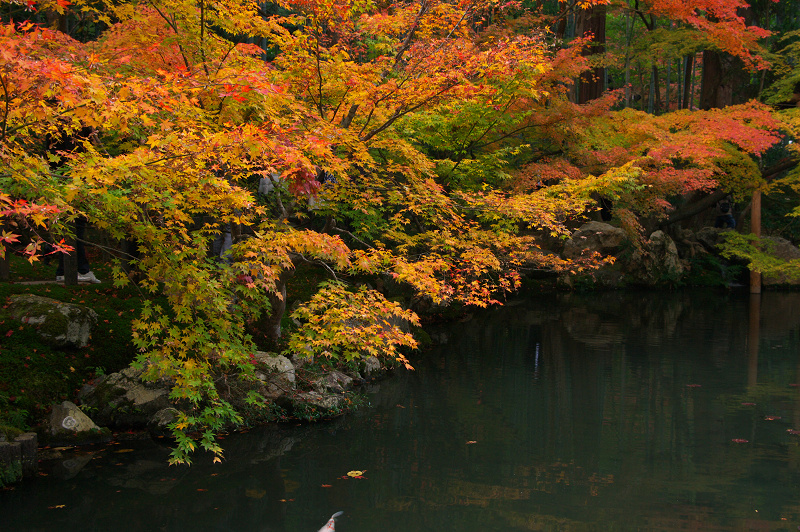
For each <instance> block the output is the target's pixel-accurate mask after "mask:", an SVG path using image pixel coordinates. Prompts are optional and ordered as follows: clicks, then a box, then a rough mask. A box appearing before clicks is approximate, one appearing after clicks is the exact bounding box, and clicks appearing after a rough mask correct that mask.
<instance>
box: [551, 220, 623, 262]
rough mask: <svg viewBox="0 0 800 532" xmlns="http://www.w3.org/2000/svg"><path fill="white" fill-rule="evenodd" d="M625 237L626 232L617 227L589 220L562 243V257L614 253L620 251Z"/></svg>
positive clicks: (573, 257) (574, 257)
mask: <svg viewBox="0 0 800 532" xmlns="http://www.w3.org/2000/svg"><path fill="white" fill-rule="evenodd" d="M627 239H628V236H627V234H626V233H625V231H624V230H622V229H620V228H619V227H614V226H613V225H610V224H607V223H603V222H589V223H587V224H584V225H582V226H581V227H580V228H579V229H578V230H577V231H575V232H574V233H573V234H572V237H571V238H570V239H569V240H567V242H566V243H565V244H564V257H565V258H567V259H577V258H580V257H589V256H591V255H592V254H594V253H599V254H601V255H603V256H607V255H616V254H617V253H619V252H620V251H622V248H623V245H624V244H625V241H626V240H627Z"/></svg>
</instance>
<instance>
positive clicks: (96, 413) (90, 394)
mask: <svg viewBox="0 0 800 532" xmlns="http://www.w3.org/2000/svg"><path fill="white" fill-rule="evenodd" d="M143 371H144V370H142V369H136V368H133V367H129V368H125V369H124V370H122V371H120V372H119V373H112V374H110V375H106V376H104V377H101V378H100V379H98V380H97V381H96V382H95V383H94V384H92V385H87V386H84V388H83V390H81V392H80V394H79V397H80V400H81V404H82V405H84V406H85V407H88V408H90V409H91V411H92V413H93V414H92V415H93V417H94V419H95V420H97V422H98V423H101V424H103V425H108V426H112V427H120V428H145V427H147V426H148V425H152V424H153V423H156V424H161V423H160V422H159V420H155V421H154V419H153V418H154V417H155V416H156V415H157V414H159V413H160V412H161V414H163V412H162V411H163V410H165V409H169V408H171V407H172V406H173V405H172V403H171V402H170V400H169V394H170V391H171V383H170V382H168V381H165V380H160V381H156V382H149V381H143V380H142V378H141V377H142V373H143ZM161 414H159V415H161ZM162 417H163V416H162Z"/></svg>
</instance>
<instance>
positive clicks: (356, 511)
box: [0, 293, 800, 532]
mask: <svg viewBox="0 0 800 532" xmlns="http://www.w3.org/2000/svg"><path fill="white" fill-rule="evenodd" d="M433 333H434V334H433V336H434V338H435V339H437V340H439V341H440V342H441V343H440V344H439V345H437V346H436V347H434V348H430V349H427V350H424V351H423V352H421V353H418V354H417V355H416V356H414V357H412V359H413V360H414V362H415V365H416V367H417V370H416V371H415V372H409V373H405V372H404V373H399V374H398V375H396V376H395V377H393V378H392V379H390V380H388V381H384V382H382V383H380V384H379V385H375V386H373V387H371V388H370V389H369V394H370V395H369V396H370V403H371V405H370V406H369V407H368V408H365V409H363V410H361V411H359V412H357V413H355V414H352V415H348V416H346V417H344V418H341V419H338V420H335V421H332V422H328V423H322V424H317V425H304V426H294V425H289V426H283V427H280V428H274V427H271V428H264V429H259V430H253V431H251V432H249V433H246V434H239V435H232V436H229V437H228V438H227V439H225V442H224V444H225V448H226V457H227V460H226V462H224V463H222V464H210V463H208V462H209V461H208V460H204V459H203V458H202V457H200V456H198V457H197V463H196V464H195V465H194V466H192V467H191V468H189V467H169V466H167V465H166V463H165V462H166V458H167V455H168V450H167V449H165V448H164V447H163V446H159V445H158V444H157V443H154V442H151V441H137V440H133V441H127V442H126V441H123V442H120V443H117V444H115V445H109V446H107V447H105V448H103V449H97V448H96V449H86V450H83V451H81V453H80V454H77V455H65V456H64V459H63V460H62V461H55V462H51V463H48V464H43V468H42V472H43V473H46V476H45V475H41V476H39V477H38V478H37V479H36V480H34V481H31V482H26V483H23V484H22V485H19V486H17V487H16V489H14V490H12V491H0V527H2V529H3V530H15V531H17V530H32V531H33V530H48V531H49V530H54V531H56V530H57V531H62V530H63V531H66V530H81V531H88V530H98V531H106V530H107V531H125V530H136V531H151V530H153V531H155V530H167V531H184V530H186V531H201V530H232V531H233V530H235V531H285V532H316V530H318V529H319V527H321V526H322V525H323V524H324V522H325V521H326V520H327V518H328V517H329V516H330V515H331V514H332V513H334V512H335V511H338V510H344V512H345V514H344V515H343V516H342V518H341V519H340V520H339V522H338V523H337V526H336V530H337V532H390V531H391V532H422V531H458V532H473V531H481V532H485V531H508V532H518V531H526V530H581V531H582V530H665V531H666V530H798V528H800V436H798V435H796V434H793V433H792V431H794V429H799V430H800V388H798V386H797V384H798V383H800V294H796V293H791V294H786V293H766V294H763V295H762V296H760V297H759V296H756V297H752V296H750V295H749V294H747V293H730V294H715V293H666V294H665V293H608V294H587V295H582V294H560V295H554V296H547V297H542V298H532V299H527V300H523V301H515V302H513V303H511V304H509V305H508V306H506V307H504V308H501V309H495V310H491V311H488V312H485V313H483V312H482V313H476V314H475V315H474V316H472V317H471V319H467V320H465V321H463V322H460V323H457V324H453V325H450V326H448V327H446V328H443V329H441V330H436V331H433ZM351 471H363V474H362V475H361V477H362V478H350V477H348V476H347V473H348V472H351Z"/></svg>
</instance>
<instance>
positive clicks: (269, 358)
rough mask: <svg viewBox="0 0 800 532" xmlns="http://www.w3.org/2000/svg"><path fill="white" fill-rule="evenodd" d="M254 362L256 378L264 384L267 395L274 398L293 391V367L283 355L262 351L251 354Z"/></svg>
mask: <svg viewBox="0 0 800 532" xmlns="http://www.w3.org/2000/svg"><path fill="white" fill-rule="evenodd" d="M253 357H254V359H255V362H256V368H257V369H256V377H258V379H259V380H260V381H261V382H262V383H264V386H265V387H266V390H267V395H268V396H271V397H275V396H278V395H282V394H284V393H286V392H289V391H291V390H293V389H294V385H295V366H294V364H292V361H291V360H289V359H288V358H287V357H285V356H283V355H275V354H273V353H266V352H264V351H256V352H255V353H254V354H253Z"/></svg>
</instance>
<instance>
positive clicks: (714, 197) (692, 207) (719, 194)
mask: <svg viewBox="0 0 800 532" xmlns="http://www.w3.org/2000/svg"><path fill="white" fill-rule="evenodd" d="M728 194H729V193H728V192H726V191H724V190H716V191H714V192H712V193H711V194H709V195H708V196H705V197H704V198H702V199H700V200H699V201H697V202H695V203H692V204H689V205H687V206H686V207H685V208H683V209H679V210H676V211H675V212H673V213H672V214H671V215H670V216H669V218H667V219H666V220H663V221H662V222H660V223H659V224H658V225H659V227H667V226H669V225H672V224H674V223H675V222H680V221H681V220H685V219H686V218H691V217H692V216H694V215H696V214H700V213H701V212H703V211H704V210H706V209H710V208H711V207H713V206H714V205H715V204H716V203H717V202H718V201H719V200H721V199H722V198H724V197H725V196H727V195H728Z"/></svg>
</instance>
